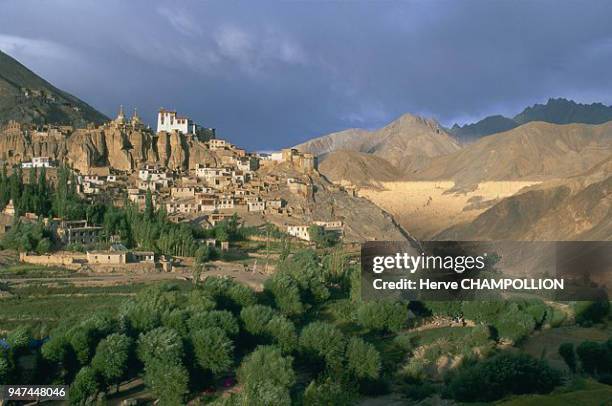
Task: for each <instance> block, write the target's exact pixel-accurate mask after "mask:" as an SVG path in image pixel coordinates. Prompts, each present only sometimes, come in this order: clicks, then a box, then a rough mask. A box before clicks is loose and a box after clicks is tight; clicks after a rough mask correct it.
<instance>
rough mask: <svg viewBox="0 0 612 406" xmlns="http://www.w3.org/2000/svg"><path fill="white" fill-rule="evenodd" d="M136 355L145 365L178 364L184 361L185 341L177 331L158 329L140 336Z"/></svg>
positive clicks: (164, 328)
mask: <svg viewBox="0 0 612 406" xmlns="http://www.w3.org/2000/svg"><path fill="white" fill-rule="evenodd" d="M136 354H137V355H138V359H139V360H141V361H142V362H143V363H144V364H148V363H150V362H153V361H162V362H164V363H177V364H178V363H180V362H181V360H182V359H183V354H184V350H183V341H182V340H181V337H180V336H179V335H178V334H177V332H176V331H174V330H172V329H169V328H166V327H158V328H156V329H154V330H151V331H149V332H148V333H141V334H140V336H139V337H138V347H137V349H136Z"/></svg>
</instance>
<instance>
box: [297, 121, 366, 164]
mask: <svg viewBox="0 0 612 406" xmlns="http://www.w3.org/2000/svg"><path fill="white" fill-rule="evenodd" d="M370 136H371V134H370V132H369V131H367V130H362V129H360V128H350V129H348V130H343V131H339V132H335V133H331V134H327V135H324V136H322V137H318V138H313V139H312V140H309V141H306V142H305V143H303V144H300V145H297V146H296V147H295V148H297V149H299V150H300V151H303V152H310V153H311V154H314V155H316V156H317V157H319V162H322V161H323V160H324V159H325V158H326V156H327V154H329V153H330V152H333V151H339V150H346V151H361V147H362V145H363V143H364V142H365V141H366V140H367V139H368V138H369V137H370Z"/></svg>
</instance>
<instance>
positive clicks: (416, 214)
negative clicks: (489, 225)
mask: <svg viewBox="0 0 612 406" xmlns="http://www.w3.org/2000/svg"><path fill="white" fill-rule="evenodd" d="M537 183H539V182H532V181H491V182H482V183H479V184H478V186H477V187H475V188H473V189H472V190H466V189H458V188H456V185H455V182H453V181H422V182H421V181H410V182H383V183H382V186H383V189H382V190H376V189H360V190H359V195H360V196H363V197H365V198H367V199H368V200H370V201H372V202H373V203H374V204H376V205H377V206H379V207H381V208H382V209H384V210H386V211H388V212H389V213H390V214H391V215H393V216H394V217H395V218H396V219H397V220H398V222H399V223H400V224H401V225H402V226H403V227H404V228H405V229H407V230H409V232H410V233H411V234H412V235H413V236H414V237H416V238H417V239H421V240H426V239H428V238H432V237H433V236H435V235H436V234H438V233H439V232H441V231H443V230H445V229H447V228H449V227H451V226H454V225H457V224H461V223H465V222H468V221H471V220H473V219H474V218H476V217H477V216H478V215H479V214H481V213H482V212H483V211H485V210H486V209H488V208H489V207H491V206H492V205H493V204H495V203H496V202H498V201H499V200H500V199H503V198H505V197H508V196H511V195H513V194H515V193H517V192H518V191H520V190H521V189H523V188H525V187H528V186H532V185H535V184H537Z"/></svg>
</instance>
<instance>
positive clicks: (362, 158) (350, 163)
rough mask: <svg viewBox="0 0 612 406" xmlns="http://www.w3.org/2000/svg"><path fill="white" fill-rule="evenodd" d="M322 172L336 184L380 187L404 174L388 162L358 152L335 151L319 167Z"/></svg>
mask: <svg viewBox="0 0 612 406" xmlns="http://www.w3.org/2000/svg"><path fill="white" fill-rule="evenodd" d="M319 172H321V173H322V174H323V175H325V177H327V179H329V180H331V181H332V182H334V183H338V184H343V185H353V186H370V187H380V182H391V181H395V180H398V179H401V178H402V176H403V175H402V173H401V172H400V171H399V170H398V169H397V168H396V167H395V166H393V165H391V164H390V163H389V162H388V161H386V160H384V159H382V158H380V157H378V156H375V155H370V154H366V153H363V152H357V151H344V150H341V151H334V152H331V153H329V154H328V155H327V157H326V158H325V160H324V161H323V162H322V163H321V164H320V165H319Z"/></svg>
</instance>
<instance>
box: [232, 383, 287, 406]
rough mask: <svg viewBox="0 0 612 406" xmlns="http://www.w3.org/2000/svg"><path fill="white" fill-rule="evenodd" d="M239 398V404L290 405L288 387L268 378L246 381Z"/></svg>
mask: <svg viewBox="0 0 612 406" xmlns="http://www.w3.org/2000/svg"><path fill="white" fill-rule="evenodd" d="M239 399H240V400H239V402H240V403H241V404H243V405H249V406H269V405H274V406H290V405H291V395H290V393H289V389H287V388H286V387H284V386H278V385H275V384H274V382H272V381H268V380H263V381H257V382H252V383H247V384H246V385H245V387H244V391H243V393H241V394H240V397H239Z"/></svg>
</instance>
